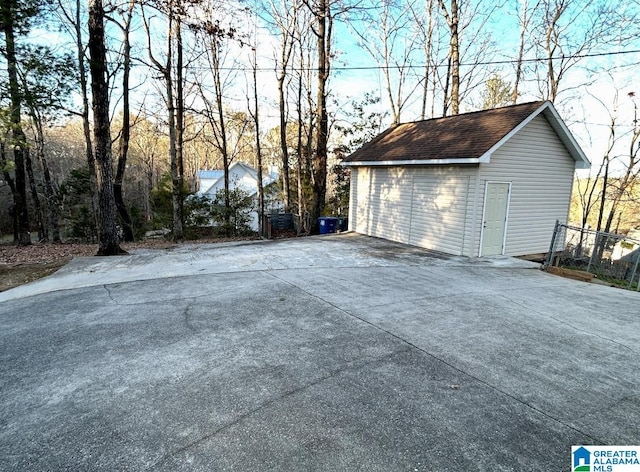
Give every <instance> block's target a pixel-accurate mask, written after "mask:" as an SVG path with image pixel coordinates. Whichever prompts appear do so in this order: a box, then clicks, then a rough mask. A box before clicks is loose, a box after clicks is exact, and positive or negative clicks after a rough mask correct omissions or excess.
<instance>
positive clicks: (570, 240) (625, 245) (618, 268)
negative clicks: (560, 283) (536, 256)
mask: <svg viewBox="0 0 640 472" xmlns="http://www.w3.org/2000/svg"><path fill="white" fill-rule="evenodd" d="M552 265H553V266H559V267H564V268H567V269H574V270H581V271H585V272H589V273H591V274H594V275H595V276H596V277H597V278H598V279H600V280H602V281H604V282H607V283H611V284H612V285H617V286H620V287H624V288H629V289H632V290H638V291H640V240H637V239H634V238H630V237H628V236H624V235H621V234H613V233H605V232H602V231H594V230H590V229H586V228H578V227H576V226H569V225H565V224H561V223H560V222H556V226H555V229H554V231H553V237H552V240H551V245H550V247H549V253H548V254H547V258H546V260H545V263H544V267H545V268H547V267H549V266H552Z"/></svg>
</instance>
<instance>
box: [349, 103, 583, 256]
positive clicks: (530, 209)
mask: <svg viewBox="0 0 640 472" xmlns="http://www.w3.org/2000/svg"><path fill="white" fill-rule="evenodd" d="M343 165H347V166H350V167H351V170H352V174H351V195H350V209H349V229H350V230H352V231H355V232H357V233H362V234H366V235H370V236H376V237H380V238H385V239H390V240H393V241H398V242H403V243H407V244H411V245H415V246H421V247H425V248H429V249H434V250H438V251H442V252H446V253H449V254H456V255H465V256H472V257H476V256H489V255H501V254H504V255H510V256H521V255H529V254H539V253H545V252H547V251H548V248H549V242H550V239H551V235H552V233H553V228H554V224H555V221H556V220H560V221H562V222H566V220H567V217H568V212H569V203H570V199H571V190H572V185H573V176H574V171H575V169H584V168H588V167H589V166H590V163H589V160H588V159H587V157H586V156H585V154H584V152H583V151H582V150H581V149H580V146H579V145H578V144H577V142H576V140H575V139H574V137H573V136H572V135H571V133H570V132H569V130H568V129H567V127H566V125H565V124H564V122H563V121H562V119H561V118H560V116H559V115H558V112H557V111H556V109H555V108H554V106H553V105H552V104H551V102H549V101H541V102H532V103H524V104H519V105H513V106H508V107H503V108H496V109H492V110H485V111H480V112H474V113H465V114H460V115H456V116H450V117H444V118H436V119H432V120H426V121H418V122H413V123H405V124H401V125H398V126H395V127H393V128H390V129H388V130H387V131H385V132H383V133H382V134H380V135H379V136H377V137H376V138H374V139H373V140H372V141H371V142H369V143H367V144H365V145H364V146H363V147H362V148H360V149H359V150H357V151H356V152H354V153H353V154H351V155H350V156H348V157H347V158H346V159H345V160H344V161H343Z"/></svg>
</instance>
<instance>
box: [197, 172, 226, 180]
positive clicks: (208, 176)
mask: <svg viewBox="0 0 640 472" xmlns="http://www.w3.org/2000/svg"><path fill="white" fill-rule="evenodd" d="M223 175H224V171H223V170H199V171H198V178H200V179H216V180H217V179H219V178H220V177H222V176H223Z"/></svg>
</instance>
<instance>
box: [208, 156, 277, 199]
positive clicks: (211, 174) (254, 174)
mask: <svg viewBox="0 0 640 472" xmlns="http://www.w3.org/2000/svg"><path fill="white" fill-rule="evenodd" d="M232 173H237V174H242V173H245V174H247V175H249V176H250V177H251V178H252V179H254V180H255V181H256V184H257V182H258V171H257V170H255V169H254V168H253V167H251V166H250V165H247V164H245V163H243V162H239V161H237V162H234V163H232V164H231V165H230V166H229V174H232ZM198 177H199V178H200V179H214V181H213V183H211V184H210V185H209V186H208V187H207V188H204V189H203V188H201V189H200V191H199V193H201V194H206V193H209V191H210V190H211V189H213V188H215V187H216V185H217V184H218V182H220V181H221V180H222V179H223V178H224V170H218V169H216V170H199V171H198ZM275 180H276V177H275V176H274V175H272V174H263V177H262V186H263V187H266V186H267V185H269V184H271V183H273V182H274V181H275ZM230 183H231V184H232V186H235V183H234V182H230ZM255 193H257V189H256V190H255V191H254V192H253V193H252V195H253V194H255Z"/></svg>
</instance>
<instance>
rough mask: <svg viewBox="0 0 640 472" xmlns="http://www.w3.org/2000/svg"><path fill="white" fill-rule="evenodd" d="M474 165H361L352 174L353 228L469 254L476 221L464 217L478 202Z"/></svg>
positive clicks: (427, 246)
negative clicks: (475, 194) (474, 193)
mask: <svg viewBox="0 0 640 472" xmlns="http://www.w3.org/2000/svg"><path fill="white" fill-rule="evenodd" d="M476 169H477V167H453V166H447V167H441V166H438V167H421V168H409V167H380V168H375V167H363V168H358V170H357V174H356V175H357V176H354V175H352V193H351V208H350V215H351V216H350V217H351V220H352V223H351V229H352V230H354V231H356V232H358V233H363V234H367V235H370V236H376V237H380V238H385V239H390V240H392V241H398V242H403V243H409V244H413V245H416V246H421V247H426V248H429V249H434V250H438V251H443V252H447V253H452V254H467V253H468V252H469V250H470V247H469V245H470V241H471V240H472V239H471V236H470V235H471V233H472V232H473V226H472V224H468V222H467V219H466V218H467V215H468V214H470V213H473V212H472V209H473V206H474V204H477V202H476V199H474V195H473V192H474V191H475V172H476ZM354 185H355V188H354V187H353V186H354ZM467 242H468V243H469V244H465V243H467ZM465 246H466V248H465Z"/></svg>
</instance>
